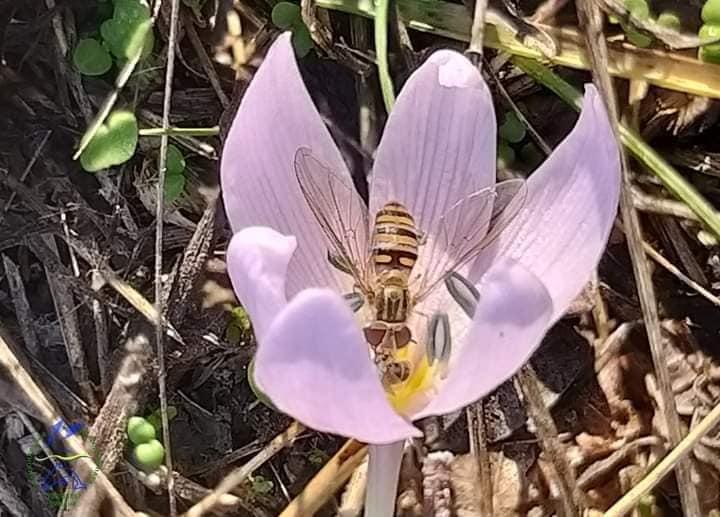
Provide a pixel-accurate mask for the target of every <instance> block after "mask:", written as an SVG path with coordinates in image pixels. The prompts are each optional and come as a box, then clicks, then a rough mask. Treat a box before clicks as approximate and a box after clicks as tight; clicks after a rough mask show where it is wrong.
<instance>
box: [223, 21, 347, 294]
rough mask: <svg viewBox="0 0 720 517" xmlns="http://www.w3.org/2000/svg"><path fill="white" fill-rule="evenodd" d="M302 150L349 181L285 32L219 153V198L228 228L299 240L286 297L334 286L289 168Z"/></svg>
mask: <svg viewBox="0 0 720 517" xmlns="http://www.w3.org/2000/svg"><path fill="white" fill-rule="evenodd" d="M300 147H308V148H311V149H312V152H313V154H314V155H315V156H316V157H317V158H318V159H319V160H320V161H322V162H324V163H325V164H326V165H327V166H328V167H330V168H331V169H333V170H334V171H336V172H337V173H338V174H339V175H344V176H346V177H347V178H348V181H350V176H349V173H348V172H347V168H346V167H345V164H344V162H343V160H342V157H341V156H340V152H339V151H338V149H337V147H336V146H335V144H334V142H333V140H332V138H331V136H330V133H329V132H328V130H327V128H326V127H325V125H324V124H323V122H322V120H321V118H320V115H319V114H318V112H317V110H316V109H315V106H314V105H313V102H312V100H311V98H310V95H309V94H308V92H307V90H306V88H305V85H304V84H303V81H302V77H301V76H300V73H299V71H298V67H297V63H296V61H295V53H294V51H293V47H292V44H291V42H290V33H285V34H283V35H282V36H280V37H279V38H278V39H277V41H276V42H275V43H274V44H273V45H272V47H271V48H270V50H269V51H268V53H267V56H266V57H265V61H264V62H263V64H262V66H261V67H260V69H259V70H258V72H257V73H256V74H255V77H254V78H253V80H252V82H251V83H250V86H249V87H248V89H247V91H246V92H245V95H244V96H243V98H242V102H241V103H240V108H239V109H238V112H237V115H236V116H235V120H234V121H233V124H232V127H231V128H230V132H229V133H228V136H227V139H226V141H225V145H224V148H223V154H222V162H221V165H220V173H221V181H222V190H223V199H224V201H225V210H226V211H227V214H228V218H229V219H230V225H231V227H232V229H233V230H234V231H236V232H237V231H239V230H240V229H242V228H244V227H246V226H269V227H271V228H275V229H276V230H278V231H280V232H282V233H284V234H286V235H294V236H296V237H297V240H298V249H297V251H296V253H295V255H294V256H293V260H292V262H291V264H290V272H289V275H288V285H287V289H288V293H289V294H291V295H292V294H294V293H296V292H297V291H299V290H300V289H303V288H305V287H308V286H335V287H338V285H339V284H338V278H339V276H338V275H336V274H334V270H332V269H331V268H329V267H328V265H327V260H326V253H327V246H326V245H325V239H324V237H323V235H322V233H321V230H320V227H319V226H318V225H317V223H316V222H315V219H314V218H313V215H312V213H311V212H310V209H309V208H308V206H307V203H306V202H305V199H304V198H303V195H302V193H301V191H300V188H299V186H298V182H297V179H296V176H295V171H294V166H293V164H294V158H295V153H296V151H297V150H298V149H299V148H300ZM351 184H352V183H351Z"/></svg>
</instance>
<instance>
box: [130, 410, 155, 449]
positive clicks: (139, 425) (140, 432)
mask: <svg viewBox="0 0 720 517" xmlns="http://www.w3.org/2000/svg"><path fill="white" fill-rule="evenodd" d="M127 434H128V438H130V441H131V442H132V443H134V444H135V445H139V444H141V443H148V442H149V441H151V440H154V439H155V428H154V427H153V425H152V424H151V423H150V422H148V421H147V420H145V419H144V418H143V417H140V416H132V417H130V419H128V425H127Z"/></svg>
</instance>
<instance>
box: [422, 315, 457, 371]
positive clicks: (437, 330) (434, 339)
mask: <svg viewBox="0 0 720 517" xmlns="http://www.w3.org/2000/svg"><path fill="white" fill-rule="evenodd" d="M451 345H452V338H451V335H450V319H449V318H448V315H447V313H444V312H436V313H435V314H433V316H432V318H430V323H429V324H428V337H427V348H426V353H427V358H428V362H429V363H430V365H431V366H432V365H434V364H435V362H436V361H437V362H438V363H439V367H440V369H441V370H444V369H445V368H444V367H445V366H447V363H448V361H449V359H450V348H451Z"/></svg>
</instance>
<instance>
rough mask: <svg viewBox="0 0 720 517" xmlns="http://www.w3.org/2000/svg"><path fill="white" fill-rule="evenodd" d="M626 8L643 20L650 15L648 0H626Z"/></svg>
mask: <svg viewBox="0 0 720 517" xmlns="http://www.w3.org/2000/svg"><path fill="white" fill-rule="evenodd" d="M625 9H627V10H628V11H630V12H631V13H632V14H633V15H634V16H635V17H637V18H640V19H641V20H644V19H645V18H648V17H650V7H649V6H648V2H647V0H625Z"/></svg>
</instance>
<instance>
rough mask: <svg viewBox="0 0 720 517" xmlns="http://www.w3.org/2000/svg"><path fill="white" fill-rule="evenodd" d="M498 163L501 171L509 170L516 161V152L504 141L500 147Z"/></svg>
mask: <svg viewBox="0 0 720 517" xmlns="http://www.w3.org/2000/svg"><path fill="white" fill-rule="evenodd" d="M497 161H498V167H499V168H501V169H506V168H508V167H509V166H510V165H511V164H512V163H513V162H514V161H515V150H514V149H513V148H512V147H510V146H509V145H508V144H507V143H506V142H503V141H502V140H501V141H500V145H498V152H497Z"/></svg>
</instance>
